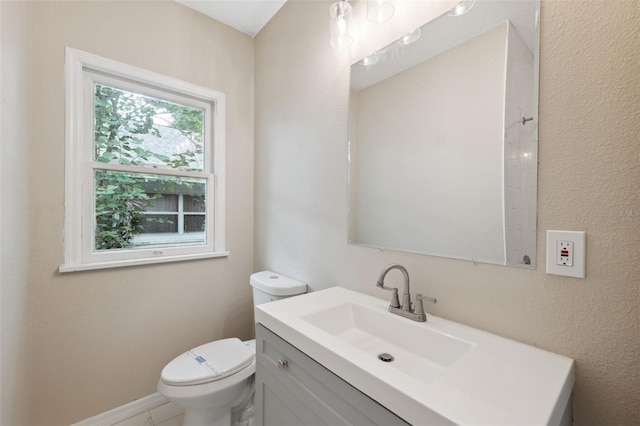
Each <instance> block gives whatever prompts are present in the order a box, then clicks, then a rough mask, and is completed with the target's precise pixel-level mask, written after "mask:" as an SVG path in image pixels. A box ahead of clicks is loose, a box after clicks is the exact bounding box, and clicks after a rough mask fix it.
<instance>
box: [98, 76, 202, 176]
mask: <svg viewBox="0 0 640 426" xmlns="http://www.w3.org/2000/svg"><path fill="white" fill-rule="evenodd" d="M94 151H95V157H94V159H95V161H99V162H101V163H110V164H123V165H136V166H142V167H154V168H155V167H160V168H165V169H178V170H189V171H204V166H203V165H204V110H202V109H198V108H193V107H190V106H187V105H181V104H177V103H174V102H169V101H165V100H162V99H156V98H153V97H150V96H145V95H141V94H138V93H134V92H129V91H126V90H122V89H118V88H115V87H110V86H106V85H103V84H98V83H95V84H94Z"/></svg>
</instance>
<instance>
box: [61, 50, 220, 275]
mask: <svg viewBox="0 0 640 426" xmlns="http://www.w3.org/2000/svg"><path fill="white" fill-rule="evenodd" d="M66 61H67V62H66V69H67V76H66V83H67V106H66V123H67V137H66V147H65V149H66V152H65V159H66V169H65V263H64V265H62V266H61V267H60V271H61V272H67V271H76V270H85V269H95V268H108V267H116V266H125V265H137V264H143V263H155V262H164V261H175V260H184V259H195V258H201V257H214V256H225V255H227V254H228V253H227V252H226V251H225V235H224V219H225V217H224V216H225V215H224V185H225V179H224V129H223V125H224V101H225V98H224V95H223V94H221V93H219V92H215V91H212V90H210V89H205V88H202V87H198V86H195V85H192V84H190V83H186V82H183V81H179V80H175V79H172V78H169V77H166V76H162V75H159V74H155V73H151V72H149V71H145V70H142V69H139V68H136V67H132V66H129V65H125V64H122V63H119V62H115V61H111V60H108V59H105V58H101V57H98V56H95V55H92V54H89V53H85V52H81V51H78V50H74V49H70V48H67V58H66Z"/></svg>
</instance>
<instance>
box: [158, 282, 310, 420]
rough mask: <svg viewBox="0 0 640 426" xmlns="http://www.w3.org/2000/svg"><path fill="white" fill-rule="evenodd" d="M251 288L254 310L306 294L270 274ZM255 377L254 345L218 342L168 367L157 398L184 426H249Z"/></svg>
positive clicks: (302, 288) (294, 284)
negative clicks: (173, 408) (180, 413)
mask: <svg viewBox="0 0 640 426" xmlns="http://www.w3.org/2000/svg"><path fill="white" fill-rule="evenodd" d="M250 284H251V286H252V287H253V301H254V305H259V304H262V303H266V302H270V301H273V300H278V299H283V298H286V297H291V296H294V295H297V294H302V293H305V292H306V291H307V286H306V284H304V283H301V282H300V281H297V280H294V279H291V278H288V277H285V276H283V275H280V274H276V273H273V272H271V271H263V272H258V273H255V274H253V275H251V279H250ZM255 371H256V361H255V340H250V341H246V342H242V341H240V339H237V338H230V339H221V340H216V341H214V342H210V343H206V344H204V345H200V346H198V347H196V348H193V349H190V350H188V351H186V352H184V353H182V354H181V355H179V356H177V357H176V358H174V359H173V360H172V361H171V362H169V363H168V364H167V365H166V366H165V367H164V369H163V370H162V373H161V374H160V380H159V381H158V393H159V394H160V395H162V396H164V397H165V398H167V399H168V400H169V401H171V402H173V403H174V404H176V405H178V406H179V407H182V408H183V409H184V420H183V426H230V425H232V424H235V425H237V426H245V425H250V424H252V419H251V417H252V415H253V394H254V373H255Z"/></svg>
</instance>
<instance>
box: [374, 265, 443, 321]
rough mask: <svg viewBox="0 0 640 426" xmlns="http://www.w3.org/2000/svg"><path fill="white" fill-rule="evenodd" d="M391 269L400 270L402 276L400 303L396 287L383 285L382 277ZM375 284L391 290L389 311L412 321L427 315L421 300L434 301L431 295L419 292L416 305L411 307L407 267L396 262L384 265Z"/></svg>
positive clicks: (422, 318)
mask: <svg viewBox="0 0 640 426" xmlns="http://www.w3.org/2000/svg"><path fill="white" fill-rule="evenodd" d="M392 269H398V270H399V271H400V272H402V275H403V276H404V292H403V294H402V305H401V304H400V301H399V300H398V289H397V288H395V287H387V286H385V285H384V279H385V278H386V276H387V274H388V273H389V271H391V270H392ZM376 286H378V287H380V288H382V289H384V290H391V291H392V292H393V294H392V296H391V304H390V305H389V312H391V313H393V314H397V315H400V316H403V317H405V318H409V319H412V320H414V321H420V322H423V321H426V320H427V315H426V314H425V312H424V307H423V306H422V301H423V300H426V301H427V302H431V303H436V299H434V298H432V297H423V296H422V295H421V294H418V295H416V306H415V308H414V309H411V293H410V290H409V272H407V269H406V268H405V267H404V266H402V265H398V264H397V263H392V264H390V265H387V266H385V268H384V269H383V270H382V272H380V276H379V277H378V281H377V282H376Z"/></svg>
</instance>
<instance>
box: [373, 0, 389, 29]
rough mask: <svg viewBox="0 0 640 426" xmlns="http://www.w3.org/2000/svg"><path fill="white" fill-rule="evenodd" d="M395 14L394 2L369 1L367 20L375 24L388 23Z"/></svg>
mask: <svg viewBox="0 0 640 426" xmlns="http://www.w3.org/2000/svg"><path fill="white" fill-rule="evenodd" d="M394 12H395V8H394V7H393V0H367V19H368V20H369V21H370V22H373V23H374V24H381V23H383V22H386V21H388V20H389V19H391V17H392V16H393V13H394Z"/></svg>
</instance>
